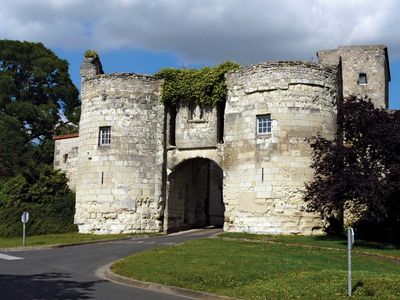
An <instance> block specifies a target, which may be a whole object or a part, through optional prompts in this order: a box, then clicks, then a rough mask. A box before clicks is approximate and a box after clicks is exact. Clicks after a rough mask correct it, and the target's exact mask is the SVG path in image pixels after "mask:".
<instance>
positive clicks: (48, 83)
mask: <svg viewBox="0 0 400 300" xmlns="http://www.w3.org/2000/svg"><path fill="white" fill-rule="evenodd" d="M78 95H79V93H78V90H77V89H76V88H75V86H74V85H73V84H72V81H71V79H70V77H69V74H68V63H67V62H66V61H65V60H61V59H59V58H58V57H57V56H56V55H55V54H54V53H53V52H52V51H51V50H49V49H47V48H45V47H44V46H43V45H42V44H40V43H29V42H19V41H9V40H2V41H0V141H1V143H0V219H1V220H2V222H1V224H0V236H15V235H18V234H19V228H20V214H21V212H22V211H24V210H29V212H30V213H31V216H32V224H31V227H30V230H31V233H36V234H39V233H46V232H47V233H50V232H66V231H69V230H76V227H75V226H73V224H72V222H73V214H74V206H75V201H74V195H73V193H72V192H71V191H70V190H69V189H68V186H67V179H66V177H65V174H63V173H60V172H57V171H53V166H52V163H53V151H54V143H53V141H52V136H53V134H54V133H55V132H58V133H59V132H64V131H67V130H71V129H73V128H75V129H76V125H77V123H78V120H79V104H80V102H79V98H78ZM65 118H67V121H65Z"/></svg>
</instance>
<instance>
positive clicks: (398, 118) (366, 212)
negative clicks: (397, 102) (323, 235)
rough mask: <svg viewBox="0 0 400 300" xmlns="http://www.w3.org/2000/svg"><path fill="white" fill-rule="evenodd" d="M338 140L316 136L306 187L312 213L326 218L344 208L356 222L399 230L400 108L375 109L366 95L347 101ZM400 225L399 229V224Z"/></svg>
mask: <svg viewBox="0 0 400 300" xmlns="http://www.w3.org/2000/svg"><path fill="white" fill-rule="evenodd" d="M341 116H342V117H341V118H339V124H338V127H339V128H340V130H339V131H338V133H337V137H336V139H335V140H327V139H324V138H322V137H317V138H316V140H315V142H314V143H312V144H311V147H312V148H313V164H312V167H313V168H314V170H315V178H314V181H313V182H312V183H310V184H307V185H306V193H305V201H306V202H307V207H308V209H309V210H311V211H318V212H320V213H321V214H322V215H324V216H327V215H331V214H333V213H335V212H342V211H343V210H344V208H346V210H348V211H349V212H350V213H351V214H353V215H355V216H358V217H359V220H358V222H357V223H356V224H354V225H355V226H357V225H360V224H366V223H369V224H374V226H380V225H385V226H386V225H389V226H391V228H392V229H393V230H394V229H395V228H397V233H398V232H399V230H398V228H400V151H399V149H400V112H399V111H396V112H391V111H388V110H385V109H377V108H374V106H373V104H372V103H371V102H369V101H367V100H366V99H356V98H354V97H351V98H349V99H346V101H345V102H344V104H343V108H342V111H341ZM396 226H397V227H396Z"/></svg>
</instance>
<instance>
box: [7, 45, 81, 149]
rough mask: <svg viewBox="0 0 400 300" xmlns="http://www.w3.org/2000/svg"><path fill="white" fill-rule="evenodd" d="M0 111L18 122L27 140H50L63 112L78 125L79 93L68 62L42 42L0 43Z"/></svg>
mask: <svg viewBox="0 0 400 300" xmlns="http://www.w3.org/2000/svg"><path fill="white" fill-rule="evenodd" d="M0 111H1V112H3V113H5V114H7V115H9V116H11V117H14V118H15V119H17V120H18V122H19V123H20V126H21V128H22V129H23V130H24V131H25V133H26V134H27V136H28V138H29V140H30V141H37V140H39V142H40V141H43V140H45V139H46V138H47V139H48V138H51V136H52V135H53V131H54V128H55V125H56V124H57V123H58V122H59V121H60V120H61V119H62V116H61V114H62V113H64V114H65V116H66V117H67V118H68V120H69V121H71V122H72V123H75V124H77V122H78V120H79V98H78V90H77V89H76V87H75V86H74V85H73V84H72V81H71V79H70V76H69V74H68V63H67V61H65V60H62V59H59V58H58V57H57V56H56V55H55V54H54V53H53V52H52V51H51V50H49V49H47V48H45V47H44V46H43V44H41V43H30V42H19V41H10V40H1V41H0Z"/></svg>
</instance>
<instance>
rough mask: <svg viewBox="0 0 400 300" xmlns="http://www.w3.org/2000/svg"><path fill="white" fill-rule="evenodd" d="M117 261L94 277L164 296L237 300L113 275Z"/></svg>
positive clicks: (208, 299) (100, 270)
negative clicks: (112, 267)
mask: <svg viewBox="0 0 400 300" xmlns="http://www.w3.org/2000/svg"><path fill="white" fill-rule="evenodd" d="M116 262H117V261H114V262H112V263H109V264H107V265H105V266H103V267H101V268H99V269H98V270H97V271H96V275H97V276H99V277H102V278H104V279H108V280H110V281H112V282H115V283H119V284H123V285H128V286H131V287H136V288H141V289H146V290H150V291H154V292H159V293H164V294H171V295H176V296H184V297H189V298H193V299H204V300H223V299H224V300H237V298H231V297H227V296H220V295H215V294H211V293H206V292H201V291H196V290H191V289H185V288H180V287H175V286H170V285H162V284H158V283H152V282H145V281H139V280H136V279H132V278H129V277H125V276H122V275H119V274H116V273H114V272H113V271H111V266H112V265H113V264H115V263H116Z"/></svg>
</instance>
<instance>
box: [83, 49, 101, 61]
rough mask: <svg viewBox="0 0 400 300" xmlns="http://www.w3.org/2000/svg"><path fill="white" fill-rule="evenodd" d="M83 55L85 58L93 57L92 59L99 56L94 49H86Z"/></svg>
mask: <svg viewBox="0 0 400 300" xmlns="http://www.w3.org/2000/svg"><path fill="white" fill-rule="evenodd" d="M84 56H85V57H86V58H94V59H99V58H100V57H99V54H98V53H97V51H96V50H86V51H85V54H84Z"/></svg>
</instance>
